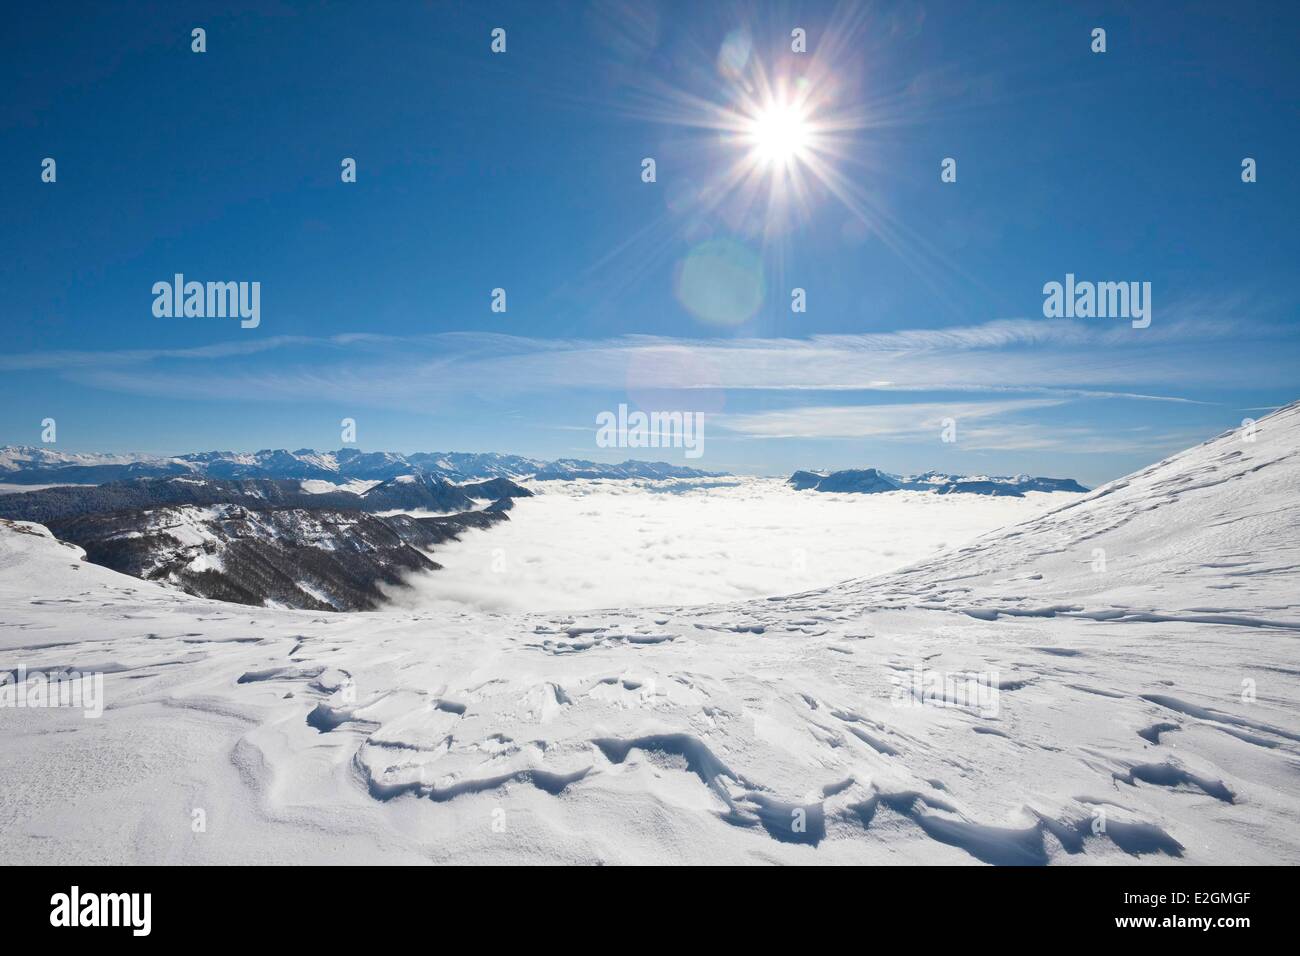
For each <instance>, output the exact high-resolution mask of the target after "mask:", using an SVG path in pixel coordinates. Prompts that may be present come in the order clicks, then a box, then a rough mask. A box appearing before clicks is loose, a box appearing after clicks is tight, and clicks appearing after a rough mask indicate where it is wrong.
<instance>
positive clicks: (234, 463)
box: [0, 445, 713, 485]
mask: <svg viewBox="0 0 1300 956" xmlns="http://www.w3.org/2000/svg"><path fill="white" fill-rule="evenodd" d="M421 474H422V475H430V476H435V477H439V478H443V479H446V480H447V481H451V482H468V481H477V480H484V479H491V478H526V477H531V476H533V475H536V476H537V477H538V478H539V479H543V480H545V479H547V478H610V479H618V478H699V477H713V476H712V475H710V473H708V472H703V471H699V470H697V469H694V468H682V467H679V466H674V465H669V464H665V463H664V462H639V461H626V462H623V463H622V464H621V465H608V464H603V463H600V462H590V461H576V460H573V459H562V460H560V461H555V462H545V461H540V460H537V459H534V458H524V457H521V456H519V455H498V454H494V453H484V454H475V453H465V452H418V453H415V454H411V455H399V454H396V453H395V452H363V451H359V450H358V449H355V448H343V449H340V450H339V451H330V452H318V451H314V450H312V449H310V448H300V449H298V450H297V451H287V450H285V449H264V450H262V451H258V452H250V453H241V452H229V451H210V452H199V453H196V454H190V455H177V456H175V457H171V458H159V457H155V456H144V455H91V454H84V455H74V454H64V453H62V452H55V451H50V450H48V449H46V448H33V447H29V446H25V445H11V446H7V447H4V448H0V481H4V482H8V483H11V484H23V485H48V484H59V483H67V484H101V483H104V482H109V481H122V480H125V479H129V478H162V477H170V476H176V475H196V476H204V477H208V478H216V479H225V480H240V479H248V478H269V479H307V480H316V481H329V482H334V483H338V484H344V483H347V482H353V481H390V480H392V479H394V478H400V477H402V476H404V475H421Z"/></svg>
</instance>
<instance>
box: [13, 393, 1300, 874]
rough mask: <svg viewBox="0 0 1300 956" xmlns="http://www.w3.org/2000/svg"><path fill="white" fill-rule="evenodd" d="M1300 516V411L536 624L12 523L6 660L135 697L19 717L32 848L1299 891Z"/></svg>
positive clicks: (18, 747)
mask: <svg viewBox="0 0 1300 956" xmlns="http://www.w3.org/2000/svg"><path fill="white" fill-rule="evenodd" d="M1298 492H1300V407H1297V406H1289V407H1288V408H1286V409H1283V410H1281V411H1279V412H1278V413H1276V414H1274V415H1272V416H1269V417H1268V418H1264V419H1261V420H1260V421H1259V423H1258V425H1257V426H1256V440H1255V441H1253V442H1246V441H1243V440H1242V437H1241V436H1240V435H1238V434H1236V433H1230V434H1227V435H1225V436H1221V437H1219V438H1217V439H1215V440H1213V441H1211V442H1208V443H1206V444H1205V445H1202V446H1198V447H1196V448H1193V449H1190V450H1189V451H1187V452H1185V453H1183V454H1181V455H1178V456H1175V457H1174V458H1172V459H1169V460H1167V461H1165V462H1162V463H1160V464H1158V465H1155V466H1153V467H1152V468H1150V469H1146V470H1144V471H1143V472H1140V473H1138V474H1136V475H1133V476H1130V477H1128V478H1127V479H1123V480H1121V481H1118V482H1114V483H1112V484H1110V485H1107V486H1105V487H1103V488H1100V489H1097V490H1096V491H1095V492H1092V493H1090V494H1088V495H1085V496H1071V497H1070V499H1069V500H1070V503H1069V504H1065V505H1064V506H1062V507H1059V508H1056V509H1054V510H1050V511H1046V512H1043V513H1040V514H1037V515H1035V516H1031V517H1029V518H1028V520H1027V521H1025V522H1023V523H1021V524H1018V525H1016V526H1014V527H1007V528H1001V529H998V530H994V531H990V532H989V533H987V534H985V535H984V536H983V537H981V538H978V539H977V540H974V541H970V542H968V543H966V544H964V545H962V546H960V547H959V548H958V549H957V550H955V551H951V552H949V553H947V554H944V555H940V556H935V557H930V558H927V559H925V560H924V561H922V562H921V563H919V564H913V565H910V566H909V567H906V568H902V569H899V570H896V571H892V572H890V573H887V574H884V575H882V576H878V577H874V578H866V579H857V580H853V581H848V582H846V583H842V584H838V585H835V586H833V587H829V588H823V589H814V590H807V591H804V592H802V593H799V594H794V595H789V596H784V597H777V598H771V599H769V598H763V599H757V600H753V599H748V600H740V601H730V602H725V603H715V604H711V605H705V606H698V607H676V606H669V605H668V604H667V603H666V602H665V603H664V604H661V605H659V606H657V607H654V608H644V609H638V608H629V607H623V608H618V609H612V610H591V609H584V610H572V611H567V612H560V611H544V612H534V613H521V612H516V611H510V612H506V613H488V612H483V611H478V610H468V609H461V610H455V611H450V610H442V609H439V610H434V611H419V612H411V611H400V612H399V611H394V612H389V613H371V614H354V615H345V614H333V615H331V614H316V613H311V612H299V611H286V610H273V609H255V608H248V607H236V606H232V605H223V604H221V603H218V602H213V601H204V600H199V599H195V598H192V597H189V596H186V595H184V594H180V593H177V592H175V591H172V590H168V589H165V588H161V587H158V586H156V585H152V584H148V583H145V582H141V581H137V580H135V579H132V578H127V577H123V576H121V575H117V574H115V573H113V572H110V571H108V570H106V569H103V568H98V567H95V566H93V565H88V564H85V563H84V562H81V561H80V560H79V552H78V550H77V549H72V548H69V547H68V546H66V545H62V544H59V543H58V542H56V541H54V540H52V539H51V538H49V537H48V536H46V535H42V534H40V529H39V528H38V527H34V526H30V525H26V526H24V525H21V524H19V523H12V522H5V523H3V525H2V526H0V622H2V623H0V670H4V669H8V668H10V667H16V666H17V665H19V664H25V665H26V666H27V668H28V670H29V671H32V670H38V669H41V668H47V669H53V668H64V667H74V668H76V669H78V670H81V671H90V672H95V671H98V672H101V673H104V674H105V675H106V677H105V688H104V689H105V695H106V709H105V711H104V714H103V716H102V718H100V719H99V720H91V719H86V718H85V717H84V716H83V715H82V714H81V713H80V712H78V711H75V710H69V709H27V708H2V707H0V733H2V734H3V738H4V740H5V746H4V748H3V749H0V820H3V826H0V855H3V857H4V858H5V859H6V861H12V862H17V863H22V862H39V863H58V862H77V863H106V862H132V863H258V862H275V861H278V862H302V863H312V862H348V863H352V862H376V863H378V862H384V863H415V862H472V863H541V862H547V863H596V862H605V863H634V862H643V863H781V862H784V863H868V864H870V863H979V862H983V863H1008V862H1022V863H1053V864H1067V865H1069V864H1117V863H1118V864H1130V863H1190V864H1207V863H1231V864H1250V863H1273V864H1291V865H1294V864H1295V863H1297V862H1300V830H1298V829H1297V819H1300V796H1297V791H1296V787H1295V771H1294V767H1295V766H1296V759H1297V756H1298V755H1300V712H1298V707H1297V705H1298V703H1300V669H1298V668H1297V667H1296V664H1295V647H1296V644H1295V641H1296V637H1297V630H1300V606H1298V598H1297V589H1296V586H1295V585H1296V569H1297V568H1298V567H1300V507H1297V502H1298V501H1300V495H1298ZM741 493H743V492H737V494H741ZM755 493H757V492H755ZM890 497H893V496H890ZM943 497H944V498H947V497H948V496H943ZM588 500H589V501H590V502H591V503H592V504H593V505H594V503H595V502H596V501H601V502H602V503H604V504H605V505H607V506H608V505H611V504H612V503H611V502H610V500H609V499H597V498H595V496H588ZM633 500H634V501H635V500H639V499H635V498H634V499H633ZM859 500H860V499H859ZM538 503H539V501H533V500H530V501H529V502H526V503H525V504H527V505H535V504H538ZM853 504H854V505H856V504H857V501H855V502H854V503H853ZM545 507H546V505H545V504H544V503H543V508H545ZM844 507H845V508H848V507H850V505H849V503H847V502H846V503H844ZM525 510H526V509H525V508H524V506H523V505H521V506H520V508H517V509H516V513H517V514H519V515H521V516H522V515H523V514H524V513H525ZM514 520H515V519H513V518H512V522H511V523H513V522H514ZM749 520H751V521H754V520H763V516H759V517H757V518H756V517H755V516H754V515H752V514H751V516H750V519H749ZM485 537H486V536H485ZM1098 550H1100V551H1101V552H1103V554H1102V555H1100V557H1102V558H1104V565H1103V564H1100V563H1099V562H1098V558H1099V556H1098V554H1097V552H1098ZM1102 567H1104V570H1101V568H1102ZM790 583H791V585H792V586H794V587H798V584H797V582H794V581H791V582H790ZM936 675H937V676H939V677H940V678H942V679H941V680H938V681H934V680H931V678H932V677H934V676H936ZM962 681H966V683H964V684H963V683H962ZM962 686H965V687H970V686H976V687H982V688H984V693H986V694H987V693H991V692H992V691H993V690H994V689H996V691H997V693H996V695H994V696H993V697H992V698H991V699H986V700H985V701H984V703H991V704H992V706H991V707H984V708H980V707H977V706H972V705H971V703H970V702H969V701H968V700H966V701H964V700H962V699H961V697H960V695H959V694H954V693H951V692H950V689H951V688H954V687H962ZM195 810H203V811H204V815H205V819H206V828H205V829H204V830H203V831H202V832H195V831H194V828H193V827H192V826H191V821H192V819H193V815H194V811H195Z"/></svg>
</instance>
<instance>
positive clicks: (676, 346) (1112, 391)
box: [0, 319, 1292, 408]
mask: <svg viewBox="0 0 1300 956" xmlns="http://www.w3.org/2000/svg"><path fill="white" fill-rule="evenodd" d="M1252 332H1254V333H1260V332H1261V328H1260V327H1259V326H1254V327H1252ZM1239 333H1240V327H1239V326H1237V325H1235V324H1234V323H1232V322H1230V321H1228V320H1211V319H1193V320H1187V321H1185V322H1181V323H1176V322H1173V321H1170V322H1167V323H1166V324H1165V326H1164V327H1160V326H1155V325H1153V326H1152V327H1151V328H1150V329H1146V330H1142V332H1141V334H1140V335H1139V334H1136V333H1135V332H1133V330H1129V329H1127V327H1125V328H1120V327H1119V326H1116V325H1108V324H1105V323H1101V324H1099V323H1089V322H1078V321H1068V320H1055V321H1049V320H1027V319H1018V320H1015V319H1013V320H1000V321H995V322H988V323H984V324H982V325H976V326H969V327H961V328H950V329H915V330H905V331H897V332H884V333H867V334H859V335H822V336H813V337H809V338H803V339H797V338H762V339H759V338H747V339H717V338H714V339H683V338H667V337H657V336H622V337H618V338H610V339H563V340H556V339H537V338H529V337H524V336H511V335H502V334H489V333H444V334H438V335H429V336H414V337H397V336H379V335H371V334H365V333H356V334H348V335H336V336H329V337H319V338H313V337H304V336H280V337H275V338H267V339H250V340H249V341H247V342H244V341H232V342H226V343H220V344H215V345H209V346H203V347H199V348H193V349H155V350H122V351H108V352H90V351H60V352H43V353H28V354H24V355H11V356H6V357H3V358H0V369H4V370H7V371H23V370H48V371H54V372H58V373H61V374H63V375H65V376H67V377H69V378H72V379H74V380H76V381H78V382H81V383H83V384H86V385H90V386H94V387H99V388H104V389H110V390H113V391H121V392H128V393H133V394H143V395H152V396H159V397H169V398H204V399H220V398H226V397H229V396H231V395H240V394H242V395H249V394H257V395H258V396H260V397H261V398H263V399H265V400H280V401H314V400H317V399H319V398H320V397H321V396H322V395H323V394H324V395H336V396H340V397H343V396H345V397H346V398H347V399H348V400H349V401H353V402H360V403H368V404H374V405H380V406H387V407H404V408H409V407H411V406H413V405H418V404H419V403H421V402H424V401H429V400H434V399H438V398H445V397H450V396H465V395H470V396H472V395H489V394H490V395H494V396H506V395H520V394H528V393H535V392H546V391H569V392H574V391H581V390H583V389H597V390H622V389H628V390H630V391H636V390H681V391H695V392H699V391H701V390H705V391H707V390H711V389H715V390H720V391H723V390H755V391H769V392H817V391H825V392H853V391H860V392H916V391H948V392H968V393H971V394H985V395H987V394H997V393H1004V394H1015V393H1036V394H1039V395H1043V396H1052V397H1056V398H1061V399H1067V398H1088V397H1092V398H1124V399H1136V400H1152V401H1166V402H1170V401H1171V402H1185V401H1190V399H1188V398H1186V397H1185V396H1184V395H1183V394H1182V393H1183V392H1185V391H1189V390H1190V389H1191V388H1192V387H1193V386H1204V385H1209V384H1213V385H1218V386H1228V387H1231V386H1233V385H1242V386H1246V385H1249V386H1261V385H1270V384H1280V383H1282V382H1289V381H1290V378H1291V375H1292V373H1291V371H1290V369H1289V368H1287V367H1286V366H1287V365H1289V362H1288V361H1287V359H1286V356H1282V355H1277V356H1275V355H1272V354H1270V352H1269V350H1267V349H1264V348H1259V349H1256V350H1254V351H1251V352H1249V354H1247V351H1246V346H1245V344H1244V340H1243V339H1241V338H1240V337H1239ZM1234 335H1237V336H1238V337H1235V338H1234ZM259 353H268V354H269V353H278V354H277V355H276V361H275V362H274V363H273V364H272V363H270V362H250V361H248V359H249V358H250V357H254V356H256V355H258V354H259ZM1230 358H1231V360H1229V359H1230ZM806 401H807V400H806V399H805V400H801V402H802V403H806Z"/></svg>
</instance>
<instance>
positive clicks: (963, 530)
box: [389, 478, 1074, 612]
mask: <svg viewBox="0 0 1300 956" xmlns="http://www.w3.org/2000/svg"><path fill="white" fill-rule="evenodd" d="M534 491H536V492H537V497H534V498H524V499H519V500H517V501H516V502H515V508H514V510H512V511H511V512H510V521H508V522H503V523H501V524H499V525H497V526H495V527H493V528H491V529H488V530H486V531H470V532H468V533H467V534H465V535H464V536H463V538H462V540H461V541H459V542H452V543H449V544H446V545H442V546H440V547H439V548H438V549H437V550H436V551H435V552H434V553H433V558H434V559H435V560H436V561H437V562H438V563H439V564H441V565H442V566H443V570H441V571H435V572H429V573H426V574H420V575H417V576H415V577H414V578H412V579H410V581H409V582H408V586H407V587H404V588H395V589H390V590H389V596H390V598H391V601H392V604H393V606H394V607H395V608H402V609H410V610H431V609H448V608H455V609H462V608H466V607H473V608H477V609H481V610H489V611H543V612H550V611H564V610H575V611H577V610H592V609H597V608H615V607H647V606H661V605H662V606H670V605H682V604H706V603H715V602H724V601H730V600H738V599H747V598H755V597H766V596H769V595H776V594H791V593H796V592H799V591H804V590H809V589H812V588H818V587H825V586H827V585H831V584H836V583H838V582H840V581H844V580H848V579H850V578H858V577H867V576H871V575H876V574H881V573H883V572H886V571H890V570H893V569H896V568H901V567H903V566H905V565H908V564H911V563H913V562H914V561H917V560H919V559H921V558H924V557H926V556H928V555H930V554H934V553H936V552H938V551H941V550H944V549H945V548H953V547H958V546H960V545H963V544H965V543H966V542H968V541H970V540H971V539H972V538H975V537H976V536H978V535H980V534H982V533H983V532H986V531H991V530H993V529H994V528H999V527H1003V526H1005V525H1008V524H1013V523H1016V522H1019V521H1022V520H1024V519H1026V518H1029V517H1031V516H1033V515H1035V514H1039V513H1041V512H1042V511H1045V510H1047V509H1049V508H1054V507H1057V506H1060V505H1064V504H1066V503H1068V502H1069V501H1070V500H1072V499H1073V497H1074V496H1073V495H1065V494H1055V495H1049V494H1042V493H1034V494H1030V495H1028V496H1026V497H1025V498H990V497H984V496H981V495H936V494H932V493H928V492H892V493H888V494H877V495H849V494H846V495H835V494H822V493H820V492H815V491H803V492H798V491H793V490H791V489H790V488H789V487H787V486H786V485H785V483H784V482H783V481H781V480H779V479H769V478H742V479H728V480H726V481H714V482H629V481H571V482H543V483H539V484H537V485H535V486H534Z"/></svg>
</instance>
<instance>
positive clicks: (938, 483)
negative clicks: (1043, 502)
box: [786, 468, 1088, 498]
mask: <svg viewBox="0 0 1300 956" xmlns="http://www.w3.org/2000/svg"><path fill="white" fill-rule="evenodd" d="M786 484H788V485H790V487H792V488H793V489H794V490H795V491H809V490H812V491H826V492H836V493H840V494H846V493H847V494H878V493H880V492H884V491H933V492H935V493H936V494H940V495H948V494H972V495H997V496H1002V497H1012V498H1023V497H1024V495H1025V492H1027V491H1048V492H1052V491H1069V492H1074V493H1076V494H1082V493H1083V492H1086V491H1087V490H1088V489H1087V488H1085V487H1084V486H1083V485H1081V484H1079V483H1078V482H1077V481H1075V480H1074V479H1073V478H1034V477H1031V476H1029V475H1014V476H1004V475H975V476H972V475H949V474H944V473H943V472H938V471H927V472H926V473H925V474H923V475H891V474H888V473H887V472H883V471H880V470H879V469H877V468H850V469H846V470H844V471H832V472H818V471H796V472H795V473H794V474H793V475H791V476H790V478H789V479H788V480H787V481H786Z"/></svg>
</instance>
